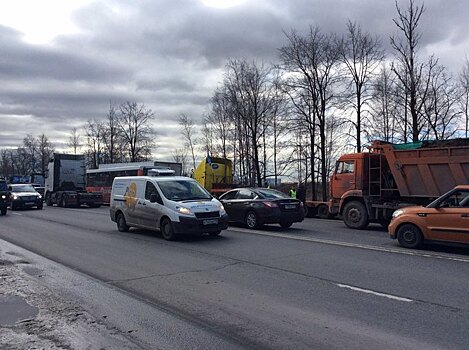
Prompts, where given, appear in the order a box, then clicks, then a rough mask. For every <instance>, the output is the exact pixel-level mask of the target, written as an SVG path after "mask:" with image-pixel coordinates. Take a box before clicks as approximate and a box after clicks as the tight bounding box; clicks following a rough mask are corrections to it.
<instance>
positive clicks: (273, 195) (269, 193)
mask: <svg viewBox="0 0 469 350" xmlns="http://www.w3.org/2000/svg"><path fill="white" fill-rule="evenodd" d="M257 192H259V193H260V194H261V195H262V197H264V198H265V199H279V198H290V197H289V196H288V195H286V194H285V193H283V192H280V191H277V190H270V189H262V190H258V191H257Z"/></svg>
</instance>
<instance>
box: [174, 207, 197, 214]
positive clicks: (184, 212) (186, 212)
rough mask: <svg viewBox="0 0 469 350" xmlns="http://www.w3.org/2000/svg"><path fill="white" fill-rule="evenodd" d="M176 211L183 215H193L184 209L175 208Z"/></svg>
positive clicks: (190, 211)
mask: <svg viewBox="0 0 469 350" xmlns="http://www.w3.org/2000/svg"><path fill="white" fill-rule="evenodd" d="M176 209H177V211H178V212H180V213H181V214H184V215H194V214H193V213H192V210H190V209H189V208H186V207H176Z"/></svg>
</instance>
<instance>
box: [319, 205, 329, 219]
mask: <svg viewBox="0 0 469 350" xmlns="http://www.w3.org/2000/svg"><path fill="white" fill-rule="evenodd" d="M317 211H318V217H319V218H320V219H329V218H330V214H329V208H328V207H327V205H325V204H320V205H319V206H318V209H317Z"/></svg>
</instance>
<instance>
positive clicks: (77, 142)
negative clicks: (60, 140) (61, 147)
mask: <svg viewBox="0 0 469 350" xmlns="http://www.w3.org/2000/svg"><path fill="white" fill-rule="evenodd" d="M68 146H69V147H71V148H73V154H75V155H76V154H77V150H79V149H80V148H81V135H80V134H79V133H78V130H77V128H73V129H72V131H71V132H70V137H69V138H68Z"/></svg>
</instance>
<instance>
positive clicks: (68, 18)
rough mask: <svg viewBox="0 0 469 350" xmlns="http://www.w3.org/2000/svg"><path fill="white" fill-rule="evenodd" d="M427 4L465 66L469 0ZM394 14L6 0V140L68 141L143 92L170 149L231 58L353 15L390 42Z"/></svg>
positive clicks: (275, 2) (275, 4)
mask: <svg viewBox="0 0 469 350" xmlns="http://www.w3.org/2000/svg"><path fill="white" fill-rule="evenodd" d="M416 2H417V3H418V4H420V3H421V2H419V1H417V0H416ZM398 4H399V5H400V6H401V7H406V6H407V5H408V0H398ZM425 7H426V11H425V13H424V15H423V17H422V19H421V30H422V32H423V37H422V48H421V52H420V55H421V57H427V56H428V55H430V54H432V53H434V54H435V56H436V57H438V58H439V59H440V62H441V63H443V64H444V65H446V66H447V67H448V68H449V70H450V71H452V72H453V73H454V74H457V73H458V72H459V70H460V69H461V68H462V65H463V62H464V60H465V57H466V56H468V55H469V26H468V23H469V20H468V17H469V1H467V0H451V1H448V0H427V1H425ZM395 17H396V11H395V4H394V1H392V0H342V1H340V0H244V1H243V0H141V1H138V0H135V1H129V0H96V1H93V0H67V1H65V0H40V1H38V0H14V1H13V0H11V1H1V2H0V82H1V83H0V148H4V147H17V146H19V145H20V144H21V143H22V139H23V138H24V137H25V136H26V134H28V133H30V134H33V135H34V136H37V135H40V134H41V133H45V134H46V135H47V136H48V137H49V139H50V140H51V141H52V142H53V143H54V146H55V147H56V149H62V150H63V148H64V147H65V146H64V143H65V142H66V140H67V139H68V136H69V134H70V132H71V129H72V128H73V127H77V128H81V127H83V125H84V124H85V123H86V121H87V120H89V119H92V118H103V117H104V116H105V115H106V113H107V111H108V109H109V102H110V101H113V102H114V103H122V102H125V101H136V102H139V103H144V104H145V105H146V106H147V107H148V108H149V109H151V110H152V111H153V112H154V113H155V116H156V119H155V122H154V128H155V129H156V131H157V133H158V136H157V140H158V141H157V144H158V149H157V151H156V154H155V158H158V159H159V158H164V157H165V156H166V157H167V156H168V155H170V153H171V150H172V149H173V147H174V145H175V144H176V143H177V142H178V139H179V140H180V134H179V131H178V126H177V117H178V115H179V114H180V113H186V114H187V115H188V116H189V117H190V118H192V119H194V120H197V121H198V120H200V119H201V116H202V115H203V113H204V112H205V111H206V110H207V107H208V100H209V98H210V97H211V95H212V93H213V91H214V89H215V88H216V86H217V84H219V83H220V81H221V79H222V74H223V69H224V65H225V63H226V62H227V60H228V59H229V58H246V59H257V60H263V61H265V62H275V61H276V59H277V53H278V51H277V49H278V48H280V47H282V46H283V45H284V44H285V37H284V34H283V32H282V31H284V30H285V31H290V30H291V29H295V30H297V31H299V32H304V31H305V30H306V29H307V28H308V26H309V25H314V26H316V25H317V26H319V27H320V28H321V29H322V30H323V31H324V32H329V31H333V32H336V33H339V34H340V33H343V32H344V30H345V23H346V21H347V20H348V19H350V20H352V21H356V22H358V23H359V24H360V25H361V26H362V28H363V29H364V30H366V31H368V32H371V33H375V34H377V35H379V36H381V38H382V42H383V44H384V46H385V47H386V48H389V36H390V35H392V34H394V33H396V27H395V25H394V24H393V22H392V19H393V18H395ZM178 146H179V147H180V146H181V145H180V144H179V145H178Z"/></svg>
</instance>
